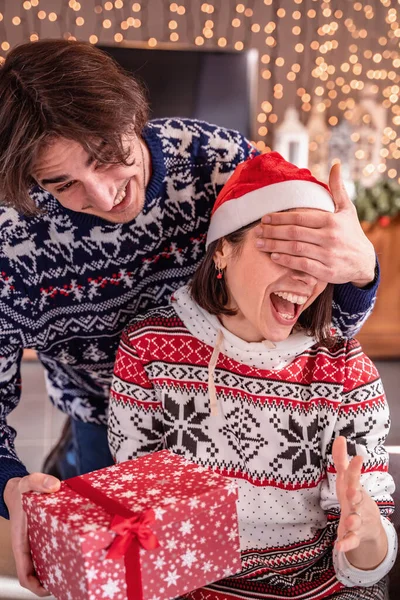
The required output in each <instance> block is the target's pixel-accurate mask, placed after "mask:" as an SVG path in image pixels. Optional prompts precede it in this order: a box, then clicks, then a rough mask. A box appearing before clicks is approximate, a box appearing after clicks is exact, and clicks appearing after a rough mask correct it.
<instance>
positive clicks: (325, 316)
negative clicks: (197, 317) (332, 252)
mask: <svg viewBox="0 0 400 600" xmlns="http://www.w3.org/2000/svg"><path fill="white" fill-rule="evenodd" d="M257 224H258V223H251V224H250V225H246V226H245V227H242V228H241V229H239V230H238V231H235V232H233V233H230V234H229V235H226V236H225V237H223V238H220V239H219V240H216V241H215V242H211V244H210V245H209V247H208V248H207V251H206V254H205V256H204V258H203V261H202V262H201V263H200V265H199V267H198V268H197V270H196V272H195V274H194V276H193V279H192V280H191V282H190V283H189V289H190V294H191V296H192V298H193V300H194V301H195V302H197V304H198V305H199V306H201V308H203V309H204V310H206V311H208V312H209V313H210V314H212V315H228V316H233V315H235V314H236V313H237V311H236V310H235V309H232V308H228V307H227V304H228V300H229V294H228V288H227V285H226V281H225V278H224V277H222V279H217V277H216V271H215V263H214V258H213V257H214V254H215V253H216V252H217V251H218V250H220V249H221V247H222V241H223V240H226V241H227V242H228V243H229V244H230V245H231V246H232V248H233V252H234V253H235V254H236V256H237V255H239V254H240V252H241V249H242V247H243V243H244V241H245V238H246V234H247V233H248V231H249V230H250V229H252V228H253V227H255V226H256V225H257ZM332 298H333V285H332V284H330V283H329V284H328V285H327V286H326V288H325V290H324V291H323V292H322V293H321V294H320V295H319V296H318V297H317V298H316V299H315V300H314V302H313V303H312V304H311V305H310V306H309V307H308V308H306V310H305V311H304V312H302V313H301V314H300V316H299V319H298V321H297V323H298V324H299V325H301V326H302V327H303V328H304V329H305V330H306V331H307V333H308V334H309V335H312V336H314V337H315V339H316V340H317V342H318V343H319V344H323V345H325V346H327V347H330V346H332V344H333V343H334V337H333V336H332V334H331V327H332Z"/></svg>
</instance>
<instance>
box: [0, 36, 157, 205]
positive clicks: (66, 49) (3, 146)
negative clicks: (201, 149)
mask: <svg viewBox="0 0 400 600" xmlns="http://www.w3.org/2000/svg"><path fill="white" fill-rule="evenodd" d="M147 119H148V102H147V99H146V96H145V93H144V91H143V88H142V86H141V85H140V84H139V82H138V81H136V80H135V79H134V78H133V77H132V76H131V75H129V74H128V73H125V71H123V70H122V69H121V68H120V67H119V66H118V65H117V63H116V62H115V61H114V60H113V59H112V58H111V57H110V56H108V55H107V54H106V53H105V52H102V51H101V50H99V49H98V48H95V47H93V46H92V45H91V44H88V43H85V42H78V41H67V40H41V41H38V42H31V43H28V44H23V45H21V46H17V47H16V48H14V49H13V50H12V51H11V52H10V53H9V54H8V56H7V58H6V60H5V62H4V64H3V66H2V67H1V69H0V200H1V201H2V203H3V204H6V205H8V206H12V207H14V208H15V209H17V210H18V211H20V212H24V213H26V214H34V213H35V204H34V202H33V200H32V199H31V198H30V196H29V194H28V191H29V188H30V187H31V186H32V184H33V183H34V181H33V178H32V171H33V168H34V164H35V161H36V160H37V158H38V155H39V154H40V151H41V150H42V149H43V148H44V147H45V146H46V145H47V144H49V143H51V141H52V140H53V139H55V138H57V137H62V138H67V139H70V140H74V141H76V142H78V143H79V144H81V145H82V146H83V148H84V149H85V150H86V151H87V152H88V153H89V155H90V156H91V157H93V158H94V159H96V160H98V161H99V162H103V163H104V162H107V163H121V164H129V163H128V162H127V161H128V160H129V158H128V153H127V151H126V150H124V147H123V136H124V135H125V134H134V135H137V136H140V135H141V132H142V129H143V127H144V125H145V123H146V121H147Z"/></svg>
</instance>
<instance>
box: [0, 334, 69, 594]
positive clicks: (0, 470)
mask: <svg viewBox="0 0 400 600" xmlns="http://www.w3.org/2000/svg"><path fill="white" fill-rule="evenodd" d="M2 342H3V344H2V356H0V405H1V411H0V414H1V418H0V465H1V466H0V490H1V493H0V516H2V517H5V518H9V519H10V524H11V545H12V549H13V553H14V559H15V565H16V569H17V575H18V579H19V582H20V584H21V585H22V586H23V587H26V588H27V589H29V590H30V591H31V592H33V593H35V594H37V595H38V596H47V595H48V593H47V592H46V590H44V589H43V587H42V586H41V585H40V583H39V581H38V579H37V578H36V576H35V572H34V567H33V563H32V559H31V553H30V549H29V540H28V529H27V521H26V516H25V513H24V511H23V508H22V502H21V494H22V493H23V492H27V491H31V490H32V491H37V492H47V493H48V492H52V491H56V490H57V489H58V488H59V485H60V482H59V481H58V480H57V479H56V478H55V477H50V476H48V475H45V474H44V473H33V474H32V475H28V471H27V470H26V468H25V467H24V465H23V464H22V463H21V461H20V460H19V459H18V457H17V455H16V452H15V449H14V438H15V431H14V430H13V429H12V428H11V427H9V425H7V421H6V418H7V416H8V414H9V413H10V412H11V411H12V410H13V409H14V408H15V407H16V406H17V404H18V402H19V400H20V390H21V376H20V363H21V357H22V348H21V347H15V346H14V347H13V346H12V345H11V344H10V343H9V340H4V339H3V340H2Z"/></svg>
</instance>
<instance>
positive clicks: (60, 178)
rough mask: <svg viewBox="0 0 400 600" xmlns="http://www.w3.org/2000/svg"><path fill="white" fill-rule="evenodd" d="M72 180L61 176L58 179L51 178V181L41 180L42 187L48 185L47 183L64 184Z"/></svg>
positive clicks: (66, 176) (67, 176)
mask: <svg viewBox="0 0 400 600" xmlns="http://www.w3.org/2000/svg"><path fill="white" fill-rule="evenodd" d="M68 179H71V177H70V176H69V175H59V176H58V177H51V178H50V179H40V180H39V183H40V185H46V183H64V182H65V181H68Z"/></svg>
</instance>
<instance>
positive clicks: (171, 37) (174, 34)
mask: <svg viewBox="0 0 400 600" xmlns="http://www.w3.org/2000/svg"><path fill="white" fill-rule="evenodd" d="M169 39H170V40H171V42H177V41H178V40H179V35H178V34H177V33H176V31H173V32H172V33H171V35H170V36H169Z"/></svg>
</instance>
